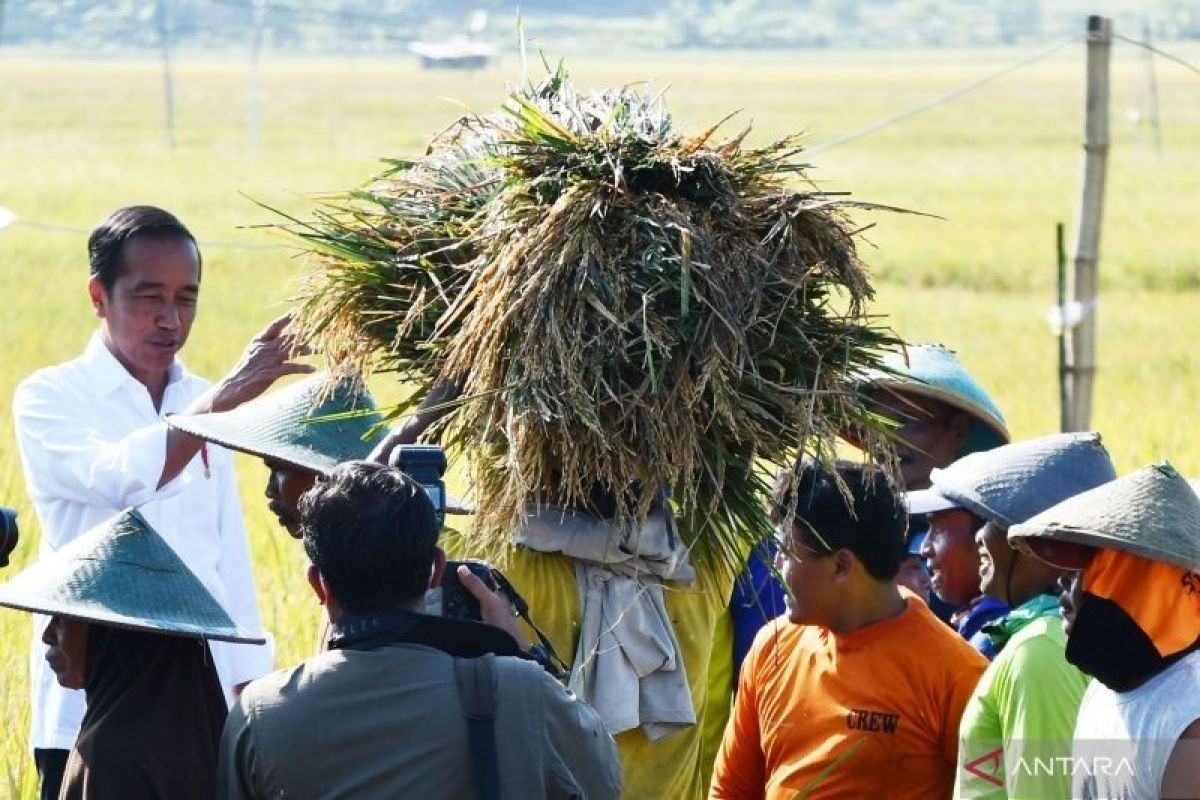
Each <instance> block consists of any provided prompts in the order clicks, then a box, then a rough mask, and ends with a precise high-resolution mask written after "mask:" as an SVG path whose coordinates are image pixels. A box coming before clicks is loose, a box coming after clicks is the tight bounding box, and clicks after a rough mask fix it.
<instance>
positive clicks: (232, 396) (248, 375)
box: [158, 313, 314, 489]
mask: <svg viewBox="0 0 1200 800" xmlns="http://www.w3.org/2000/svg"><path fill="white" fill-rule="evenodd" d="M291 321H292V317H291V314H290V313H289V314H284V315H283V316H282V317H279V318H278V319H276V320H275V321H274V322H272V323H271V324H270V325H268V326H267V327H266V328H264V329H263V330H262V331H261V332H260V333H259V334H258V335H257V336H255V337H254V338H253V339H251V340H250V343H249V344H248V345H246V350H245V352H244V353H242V358H241V360H240V361H238V363H237V365H236V366H235V367H234V368H233V369H232V370H230V371H229V373H228V374H227V375H226V376H225V377H224V378H222V379H221V380H219V381H217V382H216V383H215V384H213V385H212V386H211V387H210V388H209V390H208V391H207V392H205V393H204V394H202V395H200V396H199V397H197V398H196V400H195V401H194V402H193V403H192V404H191V405H190V406H188V408H187V410H186V411H185V412H184V413H185V414H207V413H209V412H213V411H228V410H230V409H232V408H237V407H238V406H239V405H241V404H242V403H245V402H246V401H247V400H253V399H254V398H255V397H258V396H259V395H260V394H262V393H263V392H265V391H266V390H267V389H268V388H270V386H271V384H273V383H274V382H275V381H276V380H278V379H279V378H282V377H283V376H284V375H297V374H301V373H307V372H312V371H313V370H314V367H312V366H310V365H308V364H301V363H298V362H296V361H293V360H292V359H293V358H295V357H296V356H300V355H305V354H307V351H306V350H304V349H302V348H299V347H297V345H296V342H295V340H294V339H293V338H292V337H291V336H290V335H288V334H287V332H286V331H287V326H288V323H290V322H291ZM203 441H204V440H203V439H197V438H196V437H194V436H191V435H189V434H186V433H184V432H183V431H180V430H176V429H175V428H170V429H169V430H168V432H167V458H166V461H165V462H164V463H163V470H162V475H161V476H159V480H158V486H159V488H160V489H161V488H162V487H163V486H165V485H166V484H168V483H170V482H171V481H172V480H174V479H175V477H176V476H178V475H179V473H180V472H183V470H184V468H185V467H186V466H187V465H188V464H189V463H190V462H191V460H192V459H193V458H195V456H196V453H198V452H199V451H200V446H201V444H203Z"/></svg>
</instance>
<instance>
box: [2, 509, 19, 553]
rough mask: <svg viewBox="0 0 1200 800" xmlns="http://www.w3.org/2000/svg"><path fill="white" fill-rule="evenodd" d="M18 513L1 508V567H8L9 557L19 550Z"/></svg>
mask: <svg viewBox="0 0 1200 800" xmlns="http://www.w3.org/2000/svg"><path fill="white" fill-rule="evenodd" d="M19 540H20V537H19V536H18V535H17V512H16V510H14V509H11V508H4V507H3V506H0V567H7V566H8V557H9V556H10V555H12V551H13V550H16V549H17V542H18V541H19Z"/></svg>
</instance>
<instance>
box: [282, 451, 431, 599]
mask: <svg viewBox="0 0 1200 800" xmlns="http://www.w3.org/2000/svg"><path fill="white" fill-rule="evenodd" d="M440 528H441V526H440V525H439V524H438V520H437V515H436V514H435V513H434V510H433V503H432V502H430V500H429V497H428V496H427V495H426V494H425V490H424V489H422V488H421V486H420V484H418V483H416V482H415V481H414V480H413V479H412V478H410V477H408V476H407V475H405V474H404V473H403V472H401V471H400V470H398V469H395V468H393V467H386V466H383V465H382V464H376V463H373V462H368V461H349V462H346V463H344V464H339V465H338V466H337V468H335V469H334V470H333V472H332V473H330V474H329V476H328V477H327V478H324V479H318V480H317V482H316V483H315V484H314V485H313V488H311V489H309V490H308V491H307V492H306V493H305V494H304V496H303V497H302V498H301V499H300V532H301V535H302V536H303V537H304V551H305V552H306V553H308V557H309V559H311V560H312V563H313V564H315V565H316V567H317V569H318V570H320V572H321V575H322V576H324V578H325V580H326V581H327V582H328V583H329V587H330V589H331V590H332V592H333V596H334V598H335V599H336V600H337V602H338V603H339V604H340V605H341V606H342V607H343V608H345V609H347V610H350V611H371V610H379V609H389V608H396V607H398V606H402V605H405V604H409V603H412V602H413V601H414V600H416V599H417V598H419V597H420V596H421V595H422V594H424V592H425V590H426V589H427V588H428V587H429V573H430V570H431V569H432V568H433V560H434V555H435V553H436V549H437V538H438V533H439V531H440Z"/></svg>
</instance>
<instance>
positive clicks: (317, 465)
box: [166, 374, 387, 475]
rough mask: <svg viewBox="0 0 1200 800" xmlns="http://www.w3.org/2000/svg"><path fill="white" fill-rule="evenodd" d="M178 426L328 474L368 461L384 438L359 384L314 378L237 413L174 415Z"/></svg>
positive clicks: (170, 418) (172, 423)
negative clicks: (346, 464)
mask: <svg viewBox="0 0 1200 800" xmlns="http://www.w3.org/2000/svg"><path fill="white" fill-rule="evenodd" d="M166 420H167V424H168V425H170V426H171V427H173V428H178V429H179V430H181V431H183V432H185V433H190V434H191V435H192V436H196V437H199V438H201V439H206V440H208V441H210V442H215V443H216V444H219V445H222V446H223V447H228V448H230V449H233V450H240V451H241V452H243V453H249V454H251V455H255V456H260V457H262V458H271V459H276V460H278V461H283V462H285V463H288V464H291V465H293V466H297V467H301V468H303V469H307V470H310V471H312V472H316V473H319V474H322V475H327V474H329V473H330V472H331V471H332V470H333V468H334V467H336V466H337V465H338V464H340V463H342V462H343V461H354V460H357V459H361V458H366V457H367V455H368V454H369V453H370V452H371V449H372V448H374V447H375V445H376V444H378V443H379V442H380V440H382V439H383V437H384V436H385V435H386V433H387V432H386V430H385V429H384V428H383V426H382V425H381V423H382V422H383V415H382V414H380V413H379V412H377V411H376V410H375V402H374V401H373V400H372V399H371V396H370V395H369V394H368V393H367V392H366V391H365V390H364V389H362V387H361V385H359V384H358V383H357V382H356V381H352V380H340V381H337V382H336V383H334V384H333V385H330V383H329V378H328V376H326V375H323V374H317V375H311V376H309V377H308V378H306V379H304V380H302V381H297V382H296V383H293V384H290V385H288V386H285V387H283V388H282V389H277V390H275V391H273V392H268V393H267V394H264V395H262V396H260V397H257V398H255V399H254V400H251V401H249V402H247V403H243V404H242V405H240V406H238V407H237V408H235V409H233V410H232V411H222V412H217V413H212V414H173V415H171V416H168V417H167V418H166Z"/></svg>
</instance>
